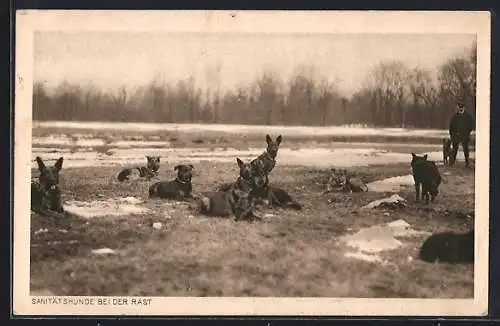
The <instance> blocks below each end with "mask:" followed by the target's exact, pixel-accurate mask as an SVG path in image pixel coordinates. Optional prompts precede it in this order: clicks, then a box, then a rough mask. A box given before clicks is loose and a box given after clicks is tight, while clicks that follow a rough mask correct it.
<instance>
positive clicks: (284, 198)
mask: <svg viewBox="0 0 500 326" xmlns="http://www.w3.org/2000/svg"><path fill="white" fill-rule="evenodd" d="M237 161H238V165H239V167H240V177H239V178H238V180H240V179H244V180H250V183H248V184H249V185H250V187H251V190H250V197H251V200H252V202H253V204H254V205H257V204H262V203H264V202H267V204H268V205H270V206H275V207H281V208H291V209H295V210H301V209H302V205H301V204H299V203H298V202H297V201H295V200H294V199H293V198H292V197H291V196H290V195H289V194H288V193H287V192H286V191H285V190H284V189H281V188H278V187H273V186H270V185H269V177H268V175H267V174H266V173H265V168H264V164H263V162H262V161H252V162H250V163H249V164H248V163H243V162H242V161H241V160H240V159H237ZM238 180H237V181H236V183H237V182H238ZM233 186H234V183H225V184H222V185H221V186H220V187H219V189H218V190H219V191H229V190H230V189H231V187H233Z"/></svg>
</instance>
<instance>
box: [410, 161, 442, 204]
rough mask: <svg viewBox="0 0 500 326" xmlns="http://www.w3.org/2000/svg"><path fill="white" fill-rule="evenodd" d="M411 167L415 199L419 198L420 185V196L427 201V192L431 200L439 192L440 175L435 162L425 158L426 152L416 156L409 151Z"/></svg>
mask: <svg viewBox="0 0 500 326" xmlns="http://www.w3.org/2000/svg"><path fill="white" fill-rule="evenodd" d="M411 155H412V160H411V168H412V170H413V180H414V181H415V197H416V200H417V201H419V200H420V198H419V197H420V196H419V193H420V186H422V197H421V199H424V197H425V203H426V204H428V203H429V193H430V195H431V200H432V201H433V202H434V199H435V198H436V196H437V195H438V194H439V190H438V188H439V185H440V184H441V175H440V174H439V170H438V168H437V166H436V164H435V163H434V162H432V161H428V160H427V154H425V155H424V156H417V155H415V153H411Z"/></svg>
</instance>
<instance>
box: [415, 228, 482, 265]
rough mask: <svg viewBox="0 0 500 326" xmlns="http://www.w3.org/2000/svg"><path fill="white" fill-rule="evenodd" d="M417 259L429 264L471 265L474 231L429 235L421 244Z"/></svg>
mask: <svg viewBox="0 0 500 326" xmlns="http://www.w3.org/2000/svg"><path fill="white" fill-rule="evenodd" d="M419 258H420V259H421V260H423V261H425V262H429V263H433V262H444V263H451V264H473V263H474V230H470V231H468V232H466V233H454V232H443V233H436V234H433V235H431V236H430V237H428V238H427V239H426V240H425V241H424V243H423V244H422V247H421V248H420V252H419Z"/></svg>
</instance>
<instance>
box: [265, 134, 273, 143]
mask: <svg viewBox="0 0 500 326" xmlns="http://www.w3.org/2000/svg"><path fill="white" fill-rule="evenodd" d="M272 141H273V140H272V139H271V136H269V135H266V143H268V144H269V143H271V142H272Z"/></svg>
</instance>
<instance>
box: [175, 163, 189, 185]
mask: <svg viewBox="0 0 500 326" xmlns="http://www.w3.org/2000/svg"><path fill="white" fill-rule="evenodd" d="M193 169H194V167H193V165H191V164H179V165H176V166H175V167H174V171H177V180H178V181H180V182H182V183H190V182H191V178H192V177H193Z"/></svg>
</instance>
